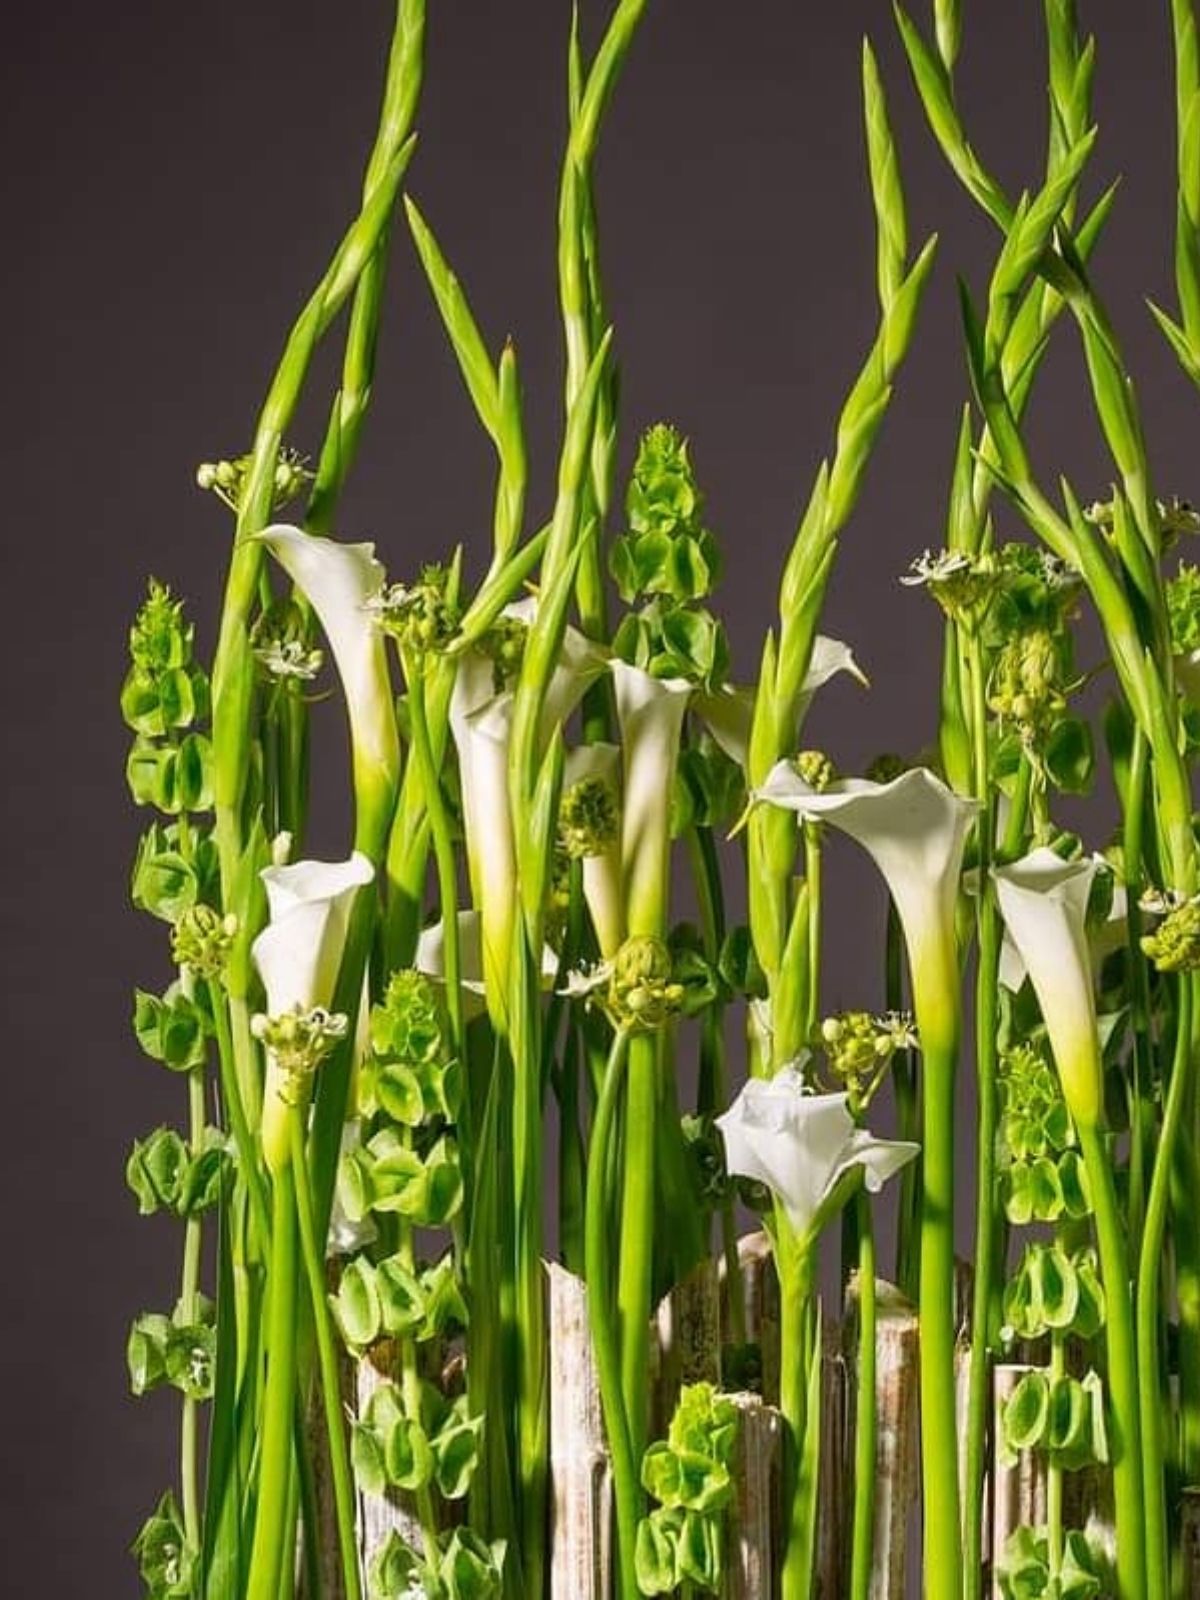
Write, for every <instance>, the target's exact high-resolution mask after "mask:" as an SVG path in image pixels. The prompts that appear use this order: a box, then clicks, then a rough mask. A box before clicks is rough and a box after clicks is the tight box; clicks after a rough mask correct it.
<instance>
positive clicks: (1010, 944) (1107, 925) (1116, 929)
mask: <svg viewBox="0 0 1200 1600" xmlns="http://www.w3.org/2000/svg"><path fill="white" fill-rule="evenodd" d="M1104 867H1105V863H1104V861H1103V860H1102V859H1098V860H1097V862H1096V868H1097V870H1098V871H1103V870H1104ZM1086 930H1087V941H1088V952H1089V954H1090V957H1091V963H1092V974H1093V976H1094V977H1095V976H1097V975H1098V974H1099V972H1100V968H1101V967H1102V966H1103V965H1104V962H1105V961H1106V960H1107V958H1108V957H1109V956H1110V955H1112V953H1113V952H1114V951H1115V950H1123V949H1124V948H1125V946H1126V944H1127V943H1128V939H1129V895H1128V891H1127V890H1126V888H1125V885H1124V884H1123V883H1117V884H1114V885H1113V891H1112V904H1111V905H1110V906H1109V908H1108V915H1107V916H1106V917H1105V919H1104V921H1103V922H1100V923H1091V922H1089V923H1087V925H1086ZM1028 976H1029V974H1028V972H1027V971H1026V968H1025V962H1024V960H1023V959H1022V957H1021V952H1020V951H1019V950H1018V949H1017V946H1016V944H1015V942H1014V940H1013V936H1012V934H1011V933H1010V932H1009V931H1008V928H1007V927H1006V928H1005V929H1004V939H1003V943H1002V944H1001V946H1000V982H1001V983H1002V984H1003V985H1004V987H1005V988H1006V989H1007V990H1009V992H1010V993H1011V994H1016V992H1017V990H1018V989H1019V988H1020V987H1021V985H1022V984H1023V983H1024V982H1025V979H1026V978H1027V977H1028Z"/></svg>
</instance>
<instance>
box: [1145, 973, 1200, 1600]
mask: <svg viewBox="0 0 1200 1600" xmlns="http://www.w3.org/2000/svg"><path fill="white" fill-rule="evenodd" d="M1194 1004H1195V979H1194V978H1193V977H1192V976H1191V975H1190V974H1186V973H1185V974H1184V975H1183V976H1182V978H1181V980H1180V983H1179V1000H1178V1005H1177V1007H1176V1014H1175V1054H1174V1060H1173V1061H1172V1063H1171V1080H1170V1083H1169V1085H1168V1087H1167V1098H1166V1104H1165V1106H1164V1108H1163V1118H1162V1125H1161V1127H1160V1129H1159V1136H1158V1138H1159V1150H1160V1156H1159V1159H1158V1160H1156V1161H1155V1164H1154V1175H1153V1178H1152V1179H1151V1183H1150V1193H1149V1197H1148V1199H1147V1203H1146V1220H1145V1226H1144V1228H1143V1231H1142V1248H1141V1256H1140V1260H1139V1263H1138V1275H1137V1381H1138V1398H1139V1408H1140V1417H1141V1443H1142V1472H1143V1486H1142V1488H1143V1494H1144V1497H1145V1518H1146V1577H1147V1583H1148V1586H1149V1593H1150V1594H1152V1595H1158V1594H1167V1593H1168V1592H1169V1589H1170V1565H1171V1563H1170V1541H1169V1538H1168V1520H1167V1500H1166V1479H1165V1468H1166V1458H1167V1450H1166V1442H1165V1439H1164V1432H1165V1430H1164V1426H1163V1421H1164V1417H1163V1408H1164V1393H1165V1388H1164V1384H1163V1376H1162V1357H1161V1332H1160V1328H1159V1305H1160V1284H1161V1281H1162V1270H1163V1265H1162V1253H1163V1244H1164V1240H1165V1236H1166V1224H1167V1205H1168V1200H1169V1195H1170V1180H1171V1152H1172V1151H1173V1149H1174V1147H1175V1144H1176V1141H1177V1140H1178V1138H1179V1135H1180V1131H1181V1129H1182V1125H1183V1117H1184V1111H1185V1108H1186V1107H1187V1105H1188V1101H1189V1098H1190V1094H1189V1091H1190V1088H1191V1083H1190V1079H1191V1071H1190V1068H1191V1061H1190V1053H1191V1046H1192V1008H1193V1005H1194ZM1164 1151H1165V1152H1166V1153H1165V1155H1164V1154H1162V1152H1164ZM1193 1204H1194V1199H1193ZM1190 1225H1193V1226H1194V1217H1193V1218H1192V1219H1191V1222H1190Z"/></svg>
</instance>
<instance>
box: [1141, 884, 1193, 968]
mask: <svg viewBox="0 0 1200 1600" xmlns="http://www.w3.org/2000/svg"><path fill="white" fill-rule="evenodd" d="M1141 946H1142V951H1143V953H1144V954H1145V955H1147V956H1148V957H1149V958H1150V960H1151V961H1152V962H1153V963H1154V965H1155V966H1156V967H1157V968H1158V970H1159V971H1160V972H1195V971H1196V970H1197V969H1200V895H1195V896H1193V897H1192V898H1191V899H1189V900H1184V901H1183V902H1182V904H1179V905H1172V906H1171V907H1170V908H1169V909H1168V910H1167V911H1166V913H1165V915H1164V916H1163V919H1162V921H1161V922H1160V923H1159V925H1158V927H1157V928H1155V929H1154V931H1153V932H1152V933H1145V934H1143V935H1142V938H1141Z"/></svg>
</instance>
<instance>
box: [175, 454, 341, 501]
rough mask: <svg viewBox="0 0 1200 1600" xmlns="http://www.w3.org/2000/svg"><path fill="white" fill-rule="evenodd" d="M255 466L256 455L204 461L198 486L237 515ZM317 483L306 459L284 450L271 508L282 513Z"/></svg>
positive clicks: (198, 475) (198, 474)
mask: <svg viewBox="0 0 1200 1600" xmlns="http://www.w3.org/2000/svg"><path fill="white" fill-rule="evenodd" d="M253 464H254V457H253V456H249V455H246V456H236V457H235V458H234V459H233V460H232V461H202V462H201V463H200V465H199V466H198V467H197V468H196V484H197V486H198V487H199V488H201V489H205V490H208V491H209V492H211V493H212V494H215V495H216V497H217V499H218V500H223V501H224V502H225V504H226V505H227V506H228V507H229V509H230V510H231V511H233V512H236V511H237V510H238V508H239V507H240V506H241V503H242V495H243V493H244V491H245V488H246V480H247V478H248V477H249V475H250V469H251V467H252V466H253ZM312 481H313V473H312V472H311V471H310V469H309V467H308V464H307V463H306V461H305V459H304V457H303V456H302V455H300V454H299V453H298V452H297V451H295V450H287V449H281V450H280V452H279V456H278V458H277V460H276V462H275V473H274V478H273V481H272V484H271V506H272V509H273V510H275V511H278V510H279V508H280V507H281V506H285V505H287V503H288V502H289V501H290V500H294V499H295V498H296V496H297V495H299V494H301V493H302V492H303V491H304V489H305V488H306V487H307V486H308V484H310V483H311V482H312Z"/></svg>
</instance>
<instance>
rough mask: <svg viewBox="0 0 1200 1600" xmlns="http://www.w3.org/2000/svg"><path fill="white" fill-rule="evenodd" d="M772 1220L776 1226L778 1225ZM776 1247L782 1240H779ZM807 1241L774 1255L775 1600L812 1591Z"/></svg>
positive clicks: (803, 1597) (802, 1598) (792, 1599)
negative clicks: (778, 1424)
mask: <svg viewBox="0 0 1200 1600" xmlns="http://www.w3.org/2000/svg"><path fill="white" fill-rule="evenodd" d="M784 1225H785V1224H783V1223H782V1222H780V1221H779V1219H777V1227H781V1226H784ZM780 1242H782V1241H780ZM813 1254H814V1252H813V1249H812V1246H811V1244H809V1243H807V1242H798V1241H794V1240H791V1239H789V1240H787V1241H786V1243H784V1244H783V1248H777V1249H776V1252H775V1262H776V1268H777V1270H778V1273H779V1311H780V1319H779V1346H780V1351H781V1361H780V1367H779V1409H780V1410H781V1411H782V1413H783V1420H784V1426H785V1429H786V1435H785V1439H784V1474H783V1477H784V1502H783V1503H784V1507H785V1510H784V1517H785V1519H786V1527H787V1534H786V1544H785V1547H784V1555H783V1570H782V1573H781V1575H780V1596H781V1600H809V1597H810V1595H811V1594H812V1590H813V1567H812V1558H813V1547H812V1513H813V1507H812V1504H811V1496H812V1495H813V1494H815V1492H816V1484H815V1482H810V1481H809V1479H808V1477H807V1475H806V1473H805V1471H804V1460H805V1454H806V1451H805V1442H806V1438H807V1434H808V1428H809V1425H810V1422H811V1420H812V1419H810V1417H809V1404H808V1402H809V1394H808V1386H809V1377H810V1364H811V1357H812V1348H811V1345H812V1320H813V1319H812V1292H813V1275H814V1271H815V1267H816V1263H815V1261H814V1259H813Z"/></svg>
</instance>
